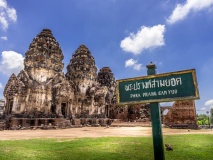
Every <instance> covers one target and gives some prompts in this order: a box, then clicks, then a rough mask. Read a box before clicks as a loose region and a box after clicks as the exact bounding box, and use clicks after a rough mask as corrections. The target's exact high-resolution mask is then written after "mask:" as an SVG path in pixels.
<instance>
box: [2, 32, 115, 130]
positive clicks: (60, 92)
mask: <svg viewBox="0 0 213 160" xmlns="http://www.w3.org/2000/svg"><path fill="white" fill-rule="evenodd" d="M63 58H64V56H63V53H62V50H61V48H60V46H59V43H58V42H57V41H56V39H55V38H54V36H53V34H52V32H51V30H49V29H43V30H42V31H41V33H39V34H38V35H37V36H36V38H34V39H33V41H32V43H31V44H30V46H29V49H28V50H27V52H26V54H25V59H24V70H22V71H20V73H19V74H18V75H17V76H16V75H15V74H12V75H11V77H10V78H9V80H8V83H7V85H6V87H5V89H4V97H5V109H4V115H5V117H6V118H5V119H7V121H8V126H9V127H12V126H26V127H28V126H39V125H41V124H42V125H47V124H50V123H51V124H53V125H59V124H61V123H63V122H64V120H65V119H68V120H69V121H70V123H72V120H73V119H75V118H91V117H99V118H107V117H108V116H109V115H108V114H109V111H108V108H109V106H110V105H111V103H112V101H113V97H114V95H115V79H114V76H113V74H112V72H111V70H110V69H109V68H108V67H104V68H103V69H101V70H100V72H99V73H98V75H97V68H96V66H95V60H94V57H93V56H92V54H91V52H90V51H89V49H88V48H87V47H86V46H85V45H81V46H80V47H79V48H78V49H77V50H76V51H75V53H74V54H73V56H72V59H71V60H70V63H69V65H68V66H67V73H66V74H65V75H64V73H63V72H62V70H63V68H64V64H63V62H62V60H63ZM66 122H67V121H66ZM67 123H68V122H67ZM79 124H80V123H79Z"/></svg>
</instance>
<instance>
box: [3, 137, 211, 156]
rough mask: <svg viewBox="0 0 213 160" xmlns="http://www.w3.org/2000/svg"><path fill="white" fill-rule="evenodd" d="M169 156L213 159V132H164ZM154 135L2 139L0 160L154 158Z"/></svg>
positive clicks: (166, 154) (166, 152)
mask: <svg viewBox="0 0 213 160" xmlns="http://www.w3.org/2000/svg"><path fill="white" fill-rule="evenodd" d="M164 143H169V144H171V145H172V147H173V149H174V150H173V151H166V150H165V158H166V160H210V159H213V134H211V135H210V134H209V135H208V134H203V135H201V134H200V135H193V134H192V135H172V136H164ZM153 157H154V156H153V147H152V137H125V138H123V137H119V138H117V137H112V138H111V137H106V138H82V139H31V140H15V141H12V140H6V141H0V160H25V159H29V160H46V159H50V160H137V159H138V160H139V159H140V160H153V159H154V158H153Z"/></svg>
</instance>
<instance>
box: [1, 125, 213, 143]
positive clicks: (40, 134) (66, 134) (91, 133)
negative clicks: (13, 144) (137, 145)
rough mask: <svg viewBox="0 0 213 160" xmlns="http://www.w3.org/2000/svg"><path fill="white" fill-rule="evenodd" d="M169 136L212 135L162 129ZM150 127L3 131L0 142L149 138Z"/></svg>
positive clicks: (203, 131) (211, 132)
mask: <svg viewBox="0 0 213 160" xmlns="http://www.w3.org/2000/svg"><path fill="white" fill-rule="evenodd" d="M171 134H213V130H189V131H188V130H187V129H169V128H163V135H171ZM151 135H152V128H151V127H109V128H105V127H83V128H70V129H57V130H4V131H0V140H19V139H20V140H21V139H33V138H82V137H91V138H95V137H139V136H151Z"/></svg>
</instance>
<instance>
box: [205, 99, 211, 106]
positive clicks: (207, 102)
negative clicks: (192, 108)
mask: <svg viewBox="0 0 213 160" xmlns="http://www.w3.org/2000/svg"><path fill="white" fill-rule="evenodd" d="M205 106H209V107H210V108H213V99H211V100H208V101H206V103H205Z"/></svg>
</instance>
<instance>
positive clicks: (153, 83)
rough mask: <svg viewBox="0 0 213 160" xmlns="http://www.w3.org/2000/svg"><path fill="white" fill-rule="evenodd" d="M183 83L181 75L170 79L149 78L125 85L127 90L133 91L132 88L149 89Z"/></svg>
mask: <svg viewBox="0 0 213 160" xmlns="http://www.w3.org/2000/svg"><path fill="white" fill-rule="evenodd" d="M180 85H182V79H181V77H178V78H170V79H164V80H156V79H153V80H151V79H150V80H149V81H146V82H134V83H131V84H126V85H125V91H131V90H135V91H137V90H140V89H149V88H161V87H171V86H172V87H175V86H180Z"/></svg>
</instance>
